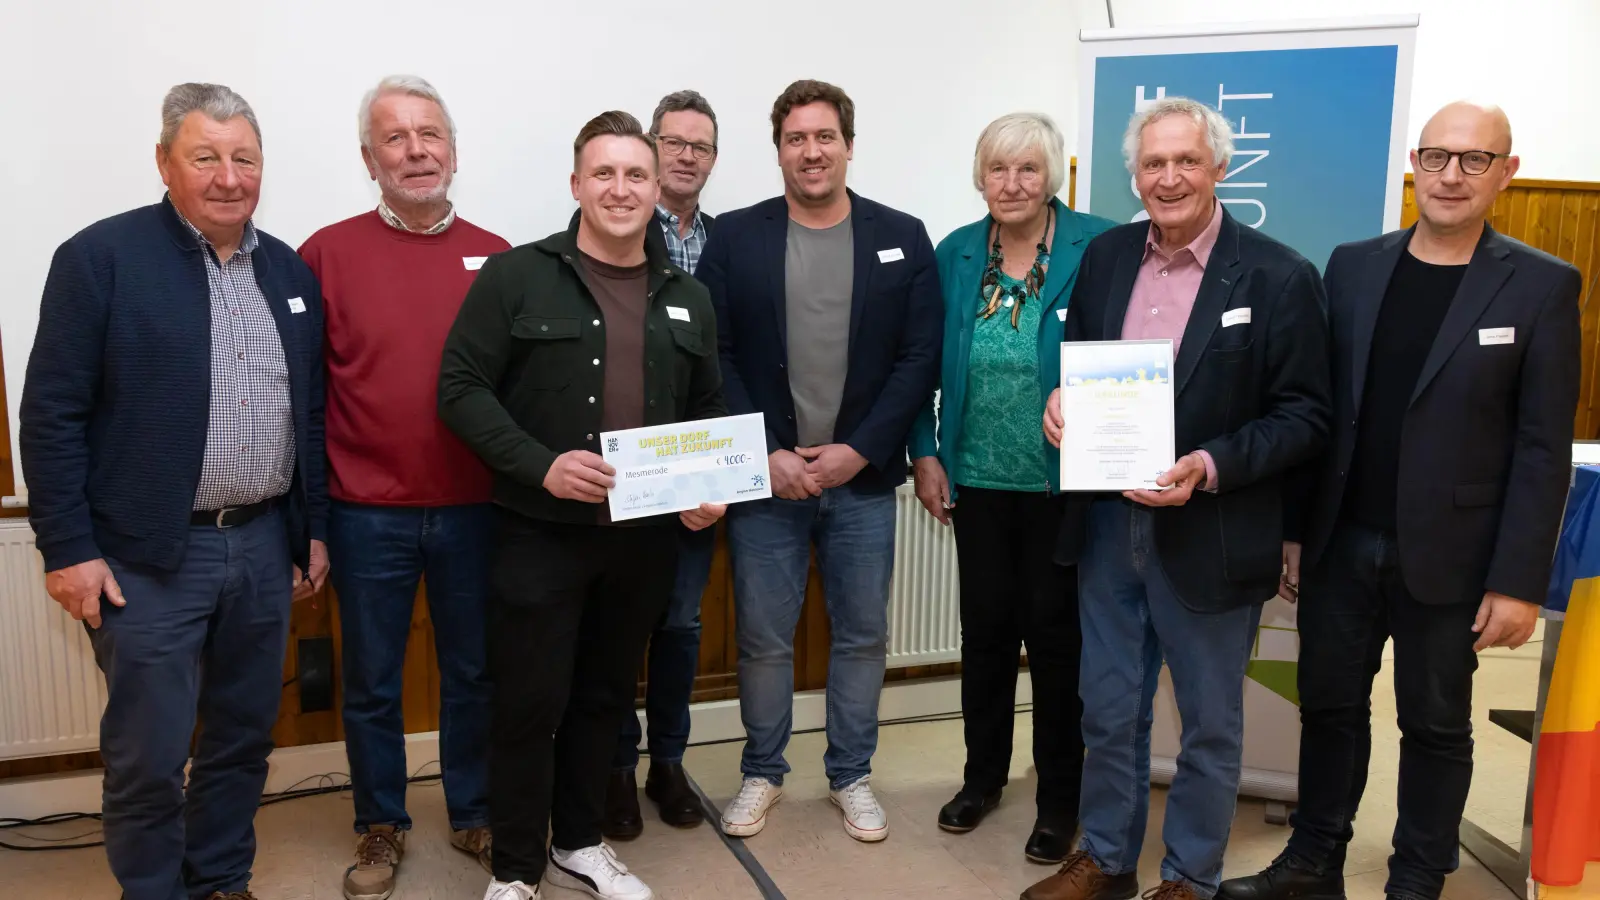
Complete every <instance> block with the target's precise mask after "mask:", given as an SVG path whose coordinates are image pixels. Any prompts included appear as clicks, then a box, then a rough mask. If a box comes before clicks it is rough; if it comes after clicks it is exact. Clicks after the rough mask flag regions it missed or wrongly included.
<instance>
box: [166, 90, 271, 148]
mask: <svg viewBox="0 0 1600 900" xmlns="http://www.w3.org/2000/svg"><path fill="white" fill-rule="evenodd" d="M194 112H198V113H204V114H205V115H206V117H207V118H209V119H212V120H213V121H216V122H226V121H228V120H230V119H234V118H237V117H239V116H244V120H245V121H246V122H249V123H250V128H251V129H252V130H254V131H255V133H256V143H258V144H259V143H261V123H259V122H257V121H256V111H255V110H253V109H251V108H250V104H249V103H247V102H245V99H244V98H243V97H241V96H239V95H238V94H236V93H234V92H233V89H232V88H229V87H227V86H226V85H221V84H199V83H196V82H189V83H188V84H180V85H176V86H174V87H173V88H172V90H170V91H167V96H166V98H165V99H163V100H162V101H161V147H162V149H165V150H170V149H172V142H173V140H174V139H176V138H177V136H178V129H179V128H182V127H183V120H184V119H187V118H188V117H189V114H190V113H194Z"/></svg>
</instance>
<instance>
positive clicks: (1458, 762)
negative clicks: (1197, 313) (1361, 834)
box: [1223, 103, 1582, 900]
mask: <svg viewBox="0 0 1600 900" xmlns="http://www.w3.org/2000/svg"><path fill="white" fill-rule="evenodd" d="M1418 143H1419V147H1418V148H1417V149H1415V150H1413V151H1411V164H1412V168H1413V169H1414V170H1415V172H1416V194H1417V212H1418V214H1419V219H1418V222H1417V225H1416V227H1415V228H1412V229H1409V230H1406V231H1397V232H1394V233H1391V234H1386V235H1383V236H1382V237H1377V238H1373V239H1371V240H1367V241H1361V242H1358V243H1354V244H1345V245H1344V246H1342V247H1339V248H1338V249H1336V250H1335V251H1334V252H1333V258H1332V259H1331V260H1329V262H1328V270H1327V285H1328V315H1329V324H1330V325H1331V327H1332V332H1333V350H1334V353H1333V383H1334V396H1335V407H1334V408H1335V412H1336V415H1335V416H1334V432H1333V440H1332V442H1331V444H1330V448H1329V450H1330V452H1329V453H1328V454H1327V455H1326V456H1325V457H1324V458H1323V460H1322V463H1321V464H1320V465H1319V466H1318V468H1317V470H1316V476H1315V479H1314V488H1313V492H1312V496H1311V499H1310V503H1309V505H1308V506H1304V507H1298V506H1297V507H1296V508H1292V509H1291V510H1290V520H1289V522H1288V523H1287V524H1288V525H1289V527H1290V529H1291V537H1292V539H1293V540H1295V541H1299V540H1301V539H1303V540H1304V541H1305V547H1304V554H1303V557H1302V556H1301V551H1300V548H1299V546H1298V544H1295V545H1289V546H1288V547H1286V553H1285V557H1286V562H1287V563H1288V565H1287V566H1286V567H1285V575H1284V587H1283V590H1284V594H1285V596H1287V597H1289V598H1290V599H1293V598H1294V597H1295V596H1296V594H1298V593H1299V590H1298V588H1299V584H1298V582H1299V575H1300V571H1301V567H1302V566H1304V570H1305V572H1306V580H1305V588H1304V595H1303V596H1304V600H1303V601H1302V602H1301V603H1300V619H1299V624H1300V673H1299V680H1300V721H1301V743H1300V771H1301V772H1302V773H1306V774H1308V775H1311V774H1313V773H1314V777H1308V778H1302V779H1301V781H1300V805H1299V807H1298V808H1297V809H1296V811H1295V814H1294V816H1293V817H1292V818H1291V819H1290V822H1291V824H1292V825H1293V826H1294V834H1293V836H1292V837H1290V839H1289V846H1288V848H1287V849H1286V850H1285V851H1284V852H1283V854H1282V855H1280V856H1279V857H1278V859H1277V861H1275V862H1274V863H1273V864H1272V865H1271V866H1270V867H1269V868H1267V869H1266V871H1264V872H1262V873H1260V874H1259V875H1254V876H1251V877H1249V878H1237V879H1233V880H1230V881H1229V882H1227V883H1226V884H1225V885H1224V886H1223V892H1224V893H1225V894H1227V895H1228V896H1229V897H1231V898H1235V900H1287V898H1290V897H1296V898H1327V900H1334V898H1343V897H1344V895H1345V891H1344V859H1345V847H1346V845H1347V844H1349V842H1350V839H1351V836H1352V834H1353V832H1352V821H1353V820H1354V818H1355V814H1356V808H1357V806H1358V805H1359V804H1360V802H1361V794H1362V791H1363V789H1364V788H1365V787H1366V780H1367V762H1368V758H1369V756H1370V755H1371V750H1372V733H1371V708H1370V705H1369V701H1370V697H1371V694H1372V679H1373V676H1374V675H1375V674H1376V673H1377V671H1378V668H1379V666H1380V665H1381V661H1382V657H1383V647H1384V642H1385V641H1386V640H1387V639H1389V638H1391V637H1392V638H1393V639H1394V687H1395V703H1396V707H1397V709H1398V712H1399V720H1400V733H1401V736H1402V737H1401V742H1400V794H1399V798H1398V807H1399V821H1398V822H1397V824H1396V825H1395V830H1394V855H1393V856H1392V857H1390V860H1389V881H1388V884H1387V885H1386V887H1385V893H1386V894H1387V895H1388V896H1390V897H1400V898H1405V900H1437V898H1438V897H1439V894H1440V891H1441V890H1442V889H1443V887H1444V879H1445V876H1446V875H1448V874H1449V873H1450V872H1452V871H1454V870H1455V868H1456V861H1457V851H1456V845H1457V839H1458V830H1459V827H1460V823H1461V813H1462V810H1463V809H1464V808H1465V807H1466V802H1467V790H1468V788H1469V787H1470V786H1471V783H1472V673H1473V672H1474V671H1475V670H1476V669H1477V667H1478V660H1477V651H1480V650H1483V649H1486V648H1488V647H1517V646H1520V645H1521V644H1522V643H1523V642H1524V641H1526V640H1527V639H1528V637H1529V636H1530V635H1531V634H1532V633H1533V628H1534V625H1535V623H1536V622H1537V620H1538V613H1539V603H1540V601H1541V600H1543V599H1544V595H1545V591H1546V590H1547V588H1548V585H1549V580H1550V565H1551V556H1552V554H1553V553H1554V552H1555V544H1556V537H1557V533H1558V532H1559V531H1560V527H1561V513H1562V507H1563V505H1564V503H1565V500H1566V494H1567V486H1568V484H1569V479H1570V478H1571V465H1572V419H1573V413H1574V410H1575V408H1576V407H1577V403H1578V380H1579V370H1580V351H1579V334H1580V331H1579V324H1578V320H1579V306H1578V297H1579V292H1580V290H1581V288H1582V284H1581V277H1580V276H1579V274H1578V270H1577V269H1574V268H1573V267H1572V266H1571V265H1568V264H1567V263H1565V262H1562V261H1561V260H1559V259H1556V258H1555V257H1552V256H1550V255H1548V254H1545V253H1541V252H1540V251H1538V250H1535V249H1533V248H1532V247H1529V246H1527V245H1526V244H1523V243H1521V242H1519V241H1514V240H1512V239H1510V238H1508V237H1505V236H1503V235H1500V234H1497V233H1496V232H1495V230H1494V229H1493V228H1490V227H1489V226H1488V225H1487V224H1486V223H1485V222H1484V217H1485V216H1486V215H1487V214H1488V212H1489V209H1490V208H1491V207H1492V206H1493V205H1494V201H1495V197H1496V196H1497V195H1498V194H1499V193H1500V191H1502V190H1504V189H1505V187H1506V185H1508V184H1510V182H1511V178H1512V176H1513V175H1515V174H1516V171H1517V164H1518V160H1517V158H1516V157H1515V156H1512V155H1511V125H1510V122H1508V121H1507V120H1506V117H1505V114H1504V113H1503V112H1501V111H1500V110H1499V109H1496V108H1493V107H1482V106H1477V105H1473V104H1468V103H1456V104H1451V105H1450V106H1447V107H1445V108H1444V109H1443V110H1441V111H1440V112H1438V113H1437V114H1436V115H1435V116H1434V117H1433V118H1432V119H1431V120H1429V122H1428V124H1427V126H1426V127H1424V128H1423V129H1422V137H1421V140H1420V141H1419V142H1418ZM1296 531H1298V532H1299V533H1295V532H1296Z"/></svg>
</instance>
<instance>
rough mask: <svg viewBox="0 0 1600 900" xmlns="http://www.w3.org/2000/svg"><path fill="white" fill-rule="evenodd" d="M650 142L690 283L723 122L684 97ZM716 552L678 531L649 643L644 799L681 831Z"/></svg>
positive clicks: (691, 817)
mask: <svg viewBox="0 0 1600 900" xmlns="http://www.w3.org/2000/svg"><path fill="white" fill-rule="evenodd" d="M650 133H651V134H652V135H654V136H655V139H656V146H657V147H658V148H659V150H660V153H661V200H660V202H659V203H657V204H656V222H657V223H659V224H660V225H661V234H662V237H663V238H665V240H666V245H667V255H668V257H670V258H671V259H672V262H673V264H674V265H676V266H677V267H678V268H680V269H683V270H684V271H685V272H688V273H689V274H690V275H693V274H694V273H695V269H696V267H698V266H699V264H700V251H701V250H703V249H704V248H705V245H706V238H708V237H710V235H711V225H712V223H713V222H714V221H715V219H714V217H712V216H709V215H707V214H706V213H704V212H702V211H701V209H700V192H701V191H702V190H703V189H704V188H705V186H706V180H707V179H709V178H710V177H711V169H712V168H713V167H714V166H716V164H717V114H716V113H714V112H712V111H711V104H710V103H707V102H706V98H704V97H702V96H700V94H699V93H698V92H697V91H677V92H675V93H671V94H668V95H667V96H665V97H663V98H661V102H660V103H658V104H657V105H656V111H655V114H654V115H652V116H651V117H650ZM652 237H653V235H652ZM647 239H648V238H647ZM715 546H716V529H715V528H707V529H705V530H703V531H690V530H689V529H687V528H680V529H679V530H678V577H677V581H676V582H675V584H674V585H673V589H672V599H671V601H670V602H669V603H668V605H667V612H666V615H665V616H664V617H663V618H662V620H661V621H660V622H659V623H657V625H656V628H655V631H654V632H653V633H652V634H651V635H650V657H649V659H650V661H649V671H648V673H647V676H646V680H647V681H648V683H649V686H648V688H647V693H646V696H645V711H646V715H647V716H648V718H649V720H650V739H649V748H650V772H649V775H648V776H647V777H646V779H645V793H646V794H647V795H649V797H650V799H651V800H654V801H655V802H656V805H657V806H658V807H659V808H660V811H661V820H662V821H663V822H666V823H667V824H668V825H676V826H678V827H681V828H687V827H692V826H695V825H698V824H700V821H701V814H700V802H699V800H698V798H696V797H695V793H694V791H693V790H692V789H691V788H690V787H689V781H688V779H687V778H686V777H685V776H684V772H683V754H684V751H685V750H686V749H687V748H688V746H689V696H690V694H691V693H692V692H693V690H694V676H695V670H696V668H697V667H698V663H699V659H700V595H701V594H702V593H704V592H705V588H706V582H707V581H708V580H709V579H710V577H711V555H712V551H713V549H714V548H715ZM640 731H641V729H640V728H639V719H638V716H637V715H636V714H635V713H634V712H633V711H632V710H630V711H629V712H628V716H627V718H626V719H624V720H623V722H622V730H621V733H620V734H619V735H618V739H617V753H616V756H615V758H614V759H613V766H612V773H611V781H610V784H609V785H608V788H607V791H606V817H605V836H606V837H608V838H611V839H612V840H621V841H626V840H632V839H633V838H635V837H638V836H639V834H640V832H642V831H643V830H644V820H643V818H642V817H641V816H640V813H639V794H638V783H637V779H636V778H635V776H634V770H635V769H636V768H637V767H638V765H639V737H640Z"/></svg>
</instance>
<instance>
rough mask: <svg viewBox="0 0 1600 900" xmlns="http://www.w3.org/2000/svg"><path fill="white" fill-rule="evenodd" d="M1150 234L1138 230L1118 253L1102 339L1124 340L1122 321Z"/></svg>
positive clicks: (1126, 316) (1108, 297)
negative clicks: (1134, 237)
mask: <svg viewBox="0 0 1600 900" xmlns="http://www.w3.org/2000/svg"><path fill="white" fill-rule="evenodd" d="M1149 235H1150V232H1149V231H1140V232H1138V239H1137V240H1134V241H1130V242H1129V243H1128V246H1126V247H1123V248H1122V252H1120V253H1118V254H1117V259H1116V268H1114V269H1112V270H1111V293H1110V294H1109V295H1107V299H1106V319H1105V322H1104V323H1103V324H1102V326H1101V332H1100V340H1102V341H1120V340H1122V323H1123V322H1124V321H1126V320H1127V318H1128V301H1130V300H1132V299H1133V285H1134V281H1135V280H1136V279H1137V278H1138V277H1139V266H1140V264H1142V263H1143V262H1144V245H1145V241H1146V240H1147V239H1148V238H1149ZM1048 278H1049V276H1048V275H1047V276H1046V279H1047V280H1048Z"/></svg>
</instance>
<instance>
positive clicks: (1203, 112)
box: [1122, 97, 1233, 174]
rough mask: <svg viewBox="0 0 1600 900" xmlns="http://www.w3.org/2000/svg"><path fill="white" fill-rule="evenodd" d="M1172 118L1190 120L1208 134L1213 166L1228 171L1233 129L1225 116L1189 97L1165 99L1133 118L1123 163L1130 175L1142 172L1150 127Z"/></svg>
mask: <svg viewBox="0 0 1600 900" xmlns="http://www.w3.org/2000/svg"><path fill="white" fill-rule="evenodd" d="M1172 116H1188V117H1189V120H1190V121H1192V122H1194V124H1196V125H1198V126H1200V130H1201V131H1202V132H1204V133H1205V137H1206V146H1207V147H1210V148H1211V162H1212V165H1213V166H1222V167H1224V168H1226V167H1227V165H1228V163H1229V162H1231V161H1232V160H1233V127H1232V126H1231V125H1229V124H1228V120H1227V119H1224V118H1223V117H1222V113H1219V112H1217V111H1216V110H1215V109H1212V108H1211V107H1209V106H1207V105H1205V104H1204V103H1201V102H1200V101H1198V100H1191V99H1189V98H1188V97H1163V98H1161V99H1160V100H1157V101H1155V102H1154V103H1151V104H1150V105H1149V106H1146V107H1145V108H1144V109H1141V110H1139V111H1138V112H1136V113H1134V114H1133V118H1132V119H1130V120H1128V130H1127V132H1126V133H1124V134H1123V136H1122V159H1123V161H1124V162H1126V163H1127V164H1128V172H1129V173H1130V174H1131V173H1136V172H1137V171H1138V169H1139V141H1140V139H1141V138H1143V137H1144V130H1145V129H1146V128H1148V127H1149V126H1151V125H1153V124H1155V123H1156V122H1159V121H1161V120H1162V119H1166V118H1170V117H1172Z"/></svg>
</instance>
